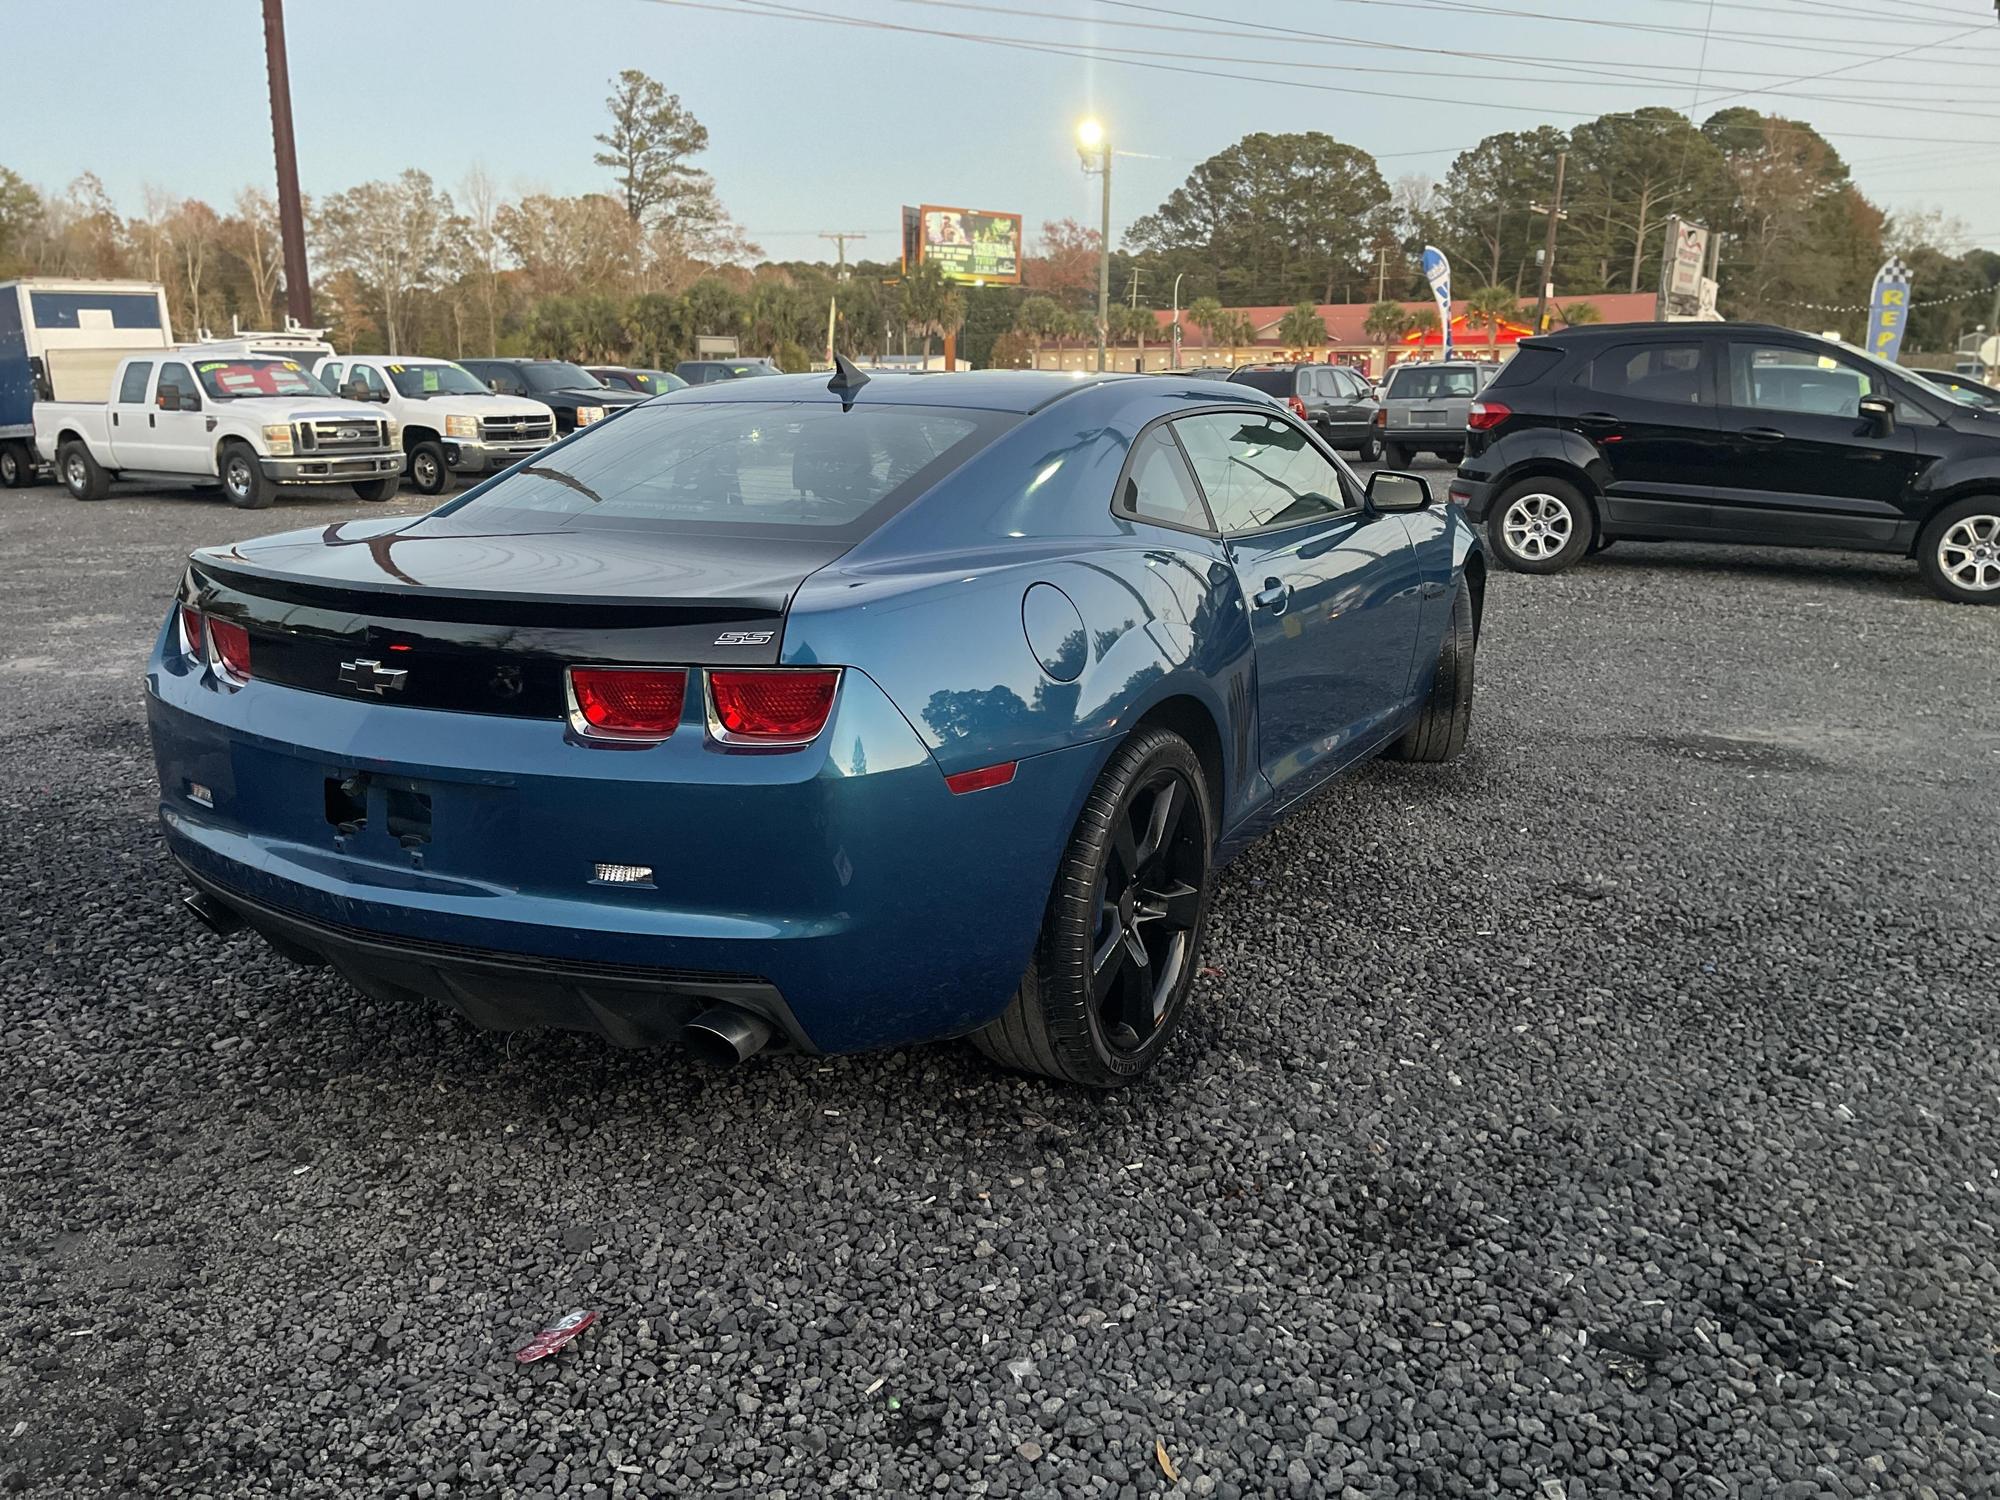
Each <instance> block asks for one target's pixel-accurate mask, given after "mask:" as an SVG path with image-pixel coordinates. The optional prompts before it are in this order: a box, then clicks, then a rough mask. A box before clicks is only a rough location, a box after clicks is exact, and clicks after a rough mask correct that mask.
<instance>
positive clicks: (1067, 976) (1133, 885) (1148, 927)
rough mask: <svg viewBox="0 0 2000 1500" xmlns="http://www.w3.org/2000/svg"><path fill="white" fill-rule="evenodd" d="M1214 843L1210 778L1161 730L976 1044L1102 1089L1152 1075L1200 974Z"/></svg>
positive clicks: (1109, 784)
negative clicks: (1002, 1007)
mask: <svg viewBox="0 0 2000 1500" xmlns="http://www.w3.org/2000/svg"><path fill="white" fill-rule="evenodd" d="M1214 847H1215V818H1214V813H1213V811H1212V809H1211V808H1210V806H1209V800H1208V778H1207V776H1206V775H1205V774H1204V773H1203V771H1202V767H1201V762H1200V760H1199V759H1197V758H1196V756H1195V753H1194V751H1193V750H1192V749H1190V748H1189V746H1188V743H1187V741H1186V740H1184V739H1182V738H1181V737H1180V736H1179V735H1177V734H1173V733H1170V732H1168V731H1167V730H1164V729H1149V730H1144V731H1142V732H1141V733H1139V734H1136V735H1134V736H1133V737H1132V738H1131V739H1129V740H1127V741H1126V742H1125V743H1124V744H1122V745H1120V746H1119V747H1118V749H1117V751H1116V752H1115V753H1114V754H1113V755H1112V757H1111V763H1110V764H1109V765H1108V766H1106V767H1105V768H1104V774H1103V775H1101V776H1100V777H1098V780H1097V785H1096V787H1095V788H1094V789H1093V790H1092V791H1091V794H1090V797H1089V800H1088V801H1086V802H1085V803H1084V808H1083V815H1082V816H1081V817H1080V818H1078V819H1077V825H1076V831H1075V832H1074V833H1073V834H1072V835H1071V836H1070V842H1069V847H1068V849H1067V850H1065V851H1064V853H1063V858H1062V863H1061V865H1060V866H1059V867H1058V869H1057V871H1056V880H1055V888H1054V890H1053V891H1052V893H1051V894H1050V896H1049V904H1048V910H1047V913H1046V915H1045V916H1044V917H1043V920H1042V931H1041V936H1040V938H1039V939H1038V940H1037V942H1036V945H1035V955H1034V959H1033V961H1032V962H1031V963H1030V964H1029V966H1028V972H1027V974H1026V975H1025V976H1024V977H1023V979H1022V980H1021V987H1020V989H1019V990H1017V991H1016V992H1015V994H1014V998H1013V1000H1012V1002H1011V1003H1009V1005H1008V1007H1007V1009H1006V1011H1005V1012H1004V1013H1002V1015H1001V1016H1000V1018H999V1019H998V1020H997V1021H994V1022H992V1023H991V1024H990V1025H988V1026H986V1027H984V1028H983V1029H981V1030H979V1031H977V1032H974V1033H973V1036H972V1043H973V1045H974V1046H976V1047H977V1048H978V1049H979V1050H980V1051H981V1052H983V1053H985V1054H986V1055H987V1056H988V1057H990V1058H992V1059H993V1060H994V1061H995V1062H997V1063H1000V1064H1002V1065H1003V1066H1005V1067H1009V1068H1018V1069H1019V1070H1021V1071H1022V1072H1025V1073H1039V1074H1041V1075H1042V1076H1043V1077H1045V1078H1055V1079H1060V1080H1061V1081H1063V1082H1065V1083H1078V1084H1084V1085H1086V1086H1088V1087H1091V1088H1117V1087H1119V1086H1120V1085H1123V1084H1128V1083H1132V1082H1135V1081H1137V1080H1138V1079H1140V1078H1142V1077H1144V1076H1145V1074H1146V1073H1147V1071H1148V1070H1149V1069H1151V1067H1152V1066H1153V1064H1154V1063H1155V1062H1157V1061H1158V1060H1159V1057H1160V1054H1161V1053H1162V1052H1164V1051H1165V1050H1166V1046H1167V1041H1168V1039H1169V1038H1170V1037H1171V1036H1172V1035H1173V1033H1174V1030H1175V1028H1176V1027H1177V1026H1178V1025H1179V1023H1180V1018H1181V1013H1182V1011H1183V1010H1184V1009H1185V1008H1186V1004H1187V997H1188V992H1189V991H1190V990H1192V989H1193V987H1194V979H1195V975H1196V974H1197V973H1198V972H1199V969H1200V961H1201V957H1200V956H1201V940H1202V931H1203V928H1204V926H1205V925H1206V923H1207V918H1208V888H1209V879H1208V877H1209V868H1210V865H1211V863H1212V861H1213V858H1214ZM1141 960H1143V961H1141Z"/></svg>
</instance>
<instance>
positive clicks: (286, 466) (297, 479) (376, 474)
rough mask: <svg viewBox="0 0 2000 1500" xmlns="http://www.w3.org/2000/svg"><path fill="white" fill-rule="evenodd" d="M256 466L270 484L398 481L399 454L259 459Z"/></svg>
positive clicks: (401, 466)
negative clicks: (393, 478)
mask: <svg viewBox="0 0 2000 1500" xmlns="http://www.w3.org/2000/svg"><path fill="white" fill-rule="evenodd" d="M257 462H258V467H259V468H261V469H263V471H264V477H265V478H266V479H268V480H270V481H271V482H272V483H273V484H352V483H353V482H354V481H355V480H357V479H361V480H368V479H388V478H390V477H392V476H394V477H398V478H400V477H401V475H402V472H403V455H402V454H400V453H363V454H352V455H347V454H343V455H341V456H340V457H327V458H263V459H259V460H258V461H257Z"/></svg>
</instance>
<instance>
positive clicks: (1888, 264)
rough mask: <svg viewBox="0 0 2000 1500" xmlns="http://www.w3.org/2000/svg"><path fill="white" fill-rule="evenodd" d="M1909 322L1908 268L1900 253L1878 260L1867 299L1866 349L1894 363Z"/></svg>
mask: <svg viewBox="0 0 2000 1500" xmlns="http://www.w3.org/2000/svg"><path fill="white" fill-rule="evenodd" d="M1909 321H1910V268H1909V267H1908V266H1907V265H1905V264H1904V263H1903V258H1902V257H1901V256H1900V255H1892V256H1890V257H1889V258H1888V259H1887V260H1885V261H1883V262H1882V269H1881V270H1879V271H1877V272H1876V273H1875V290H1874V292H1873V294H1871V295H1870V297H1869V298H1868V352H1869V353H1870V354H1873V355H1877V356H1879V357H1880V358H1882V359H1886V360H1888V361H1889V362H1890V363H1891V364H1893V363H1895V360H1896V356H1897V354H1899V353H1900V352H1901V351H1902V348H1903V330H1904V329H1905V328H1906V327H1907V326H1908V325H1909Z"/></svg>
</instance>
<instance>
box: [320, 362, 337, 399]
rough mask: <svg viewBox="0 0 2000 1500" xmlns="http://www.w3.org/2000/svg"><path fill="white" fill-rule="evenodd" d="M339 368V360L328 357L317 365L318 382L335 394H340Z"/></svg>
mask: <svg viewBox="0 0 2000 1500" xmlns="http://www.w3.org/2000/svg"><path fill="white" fill-rule="evenodd" d="M340 369H341V366H340V361H339V360H337V359H330V360H328V361H327V362H326V363H325V364H323V365H321V366H320V367H319V383H320V384H321V385H323V386H325V387H326V388H327V389H328V390H330V391H332V392H333V393H334V395H336V396H338V395H339V394H340Z"/></svg>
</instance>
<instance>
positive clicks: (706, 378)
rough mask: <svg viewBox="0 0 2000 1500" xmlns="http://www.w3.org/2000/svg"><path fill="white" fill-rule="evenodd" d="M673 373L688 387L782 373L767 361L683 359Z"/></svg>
mask: <svg viewBox="0 0 2000 1500" xmlns="http://www.w3.org/2000/svg"><path fill="white" fill-rule="evenodd" d="M674 373H675V374H676V375H678V376H679V377H680V378H681V379H683V380H685V381H686V382H687V383H688V384H689V385H714V384H715V382H716V381H718V380H746V379H749V378H750V377H752V376H756V375H777V374H781V373H783V372H782V371H780V370H779V369H778V367H777V366H776V365H774V364H772V363H771V362H770V361H769V360H768V359H684V360H682V361H681V362H680V363H679V364H677V365H675V366H674Z"/></svg>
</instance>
